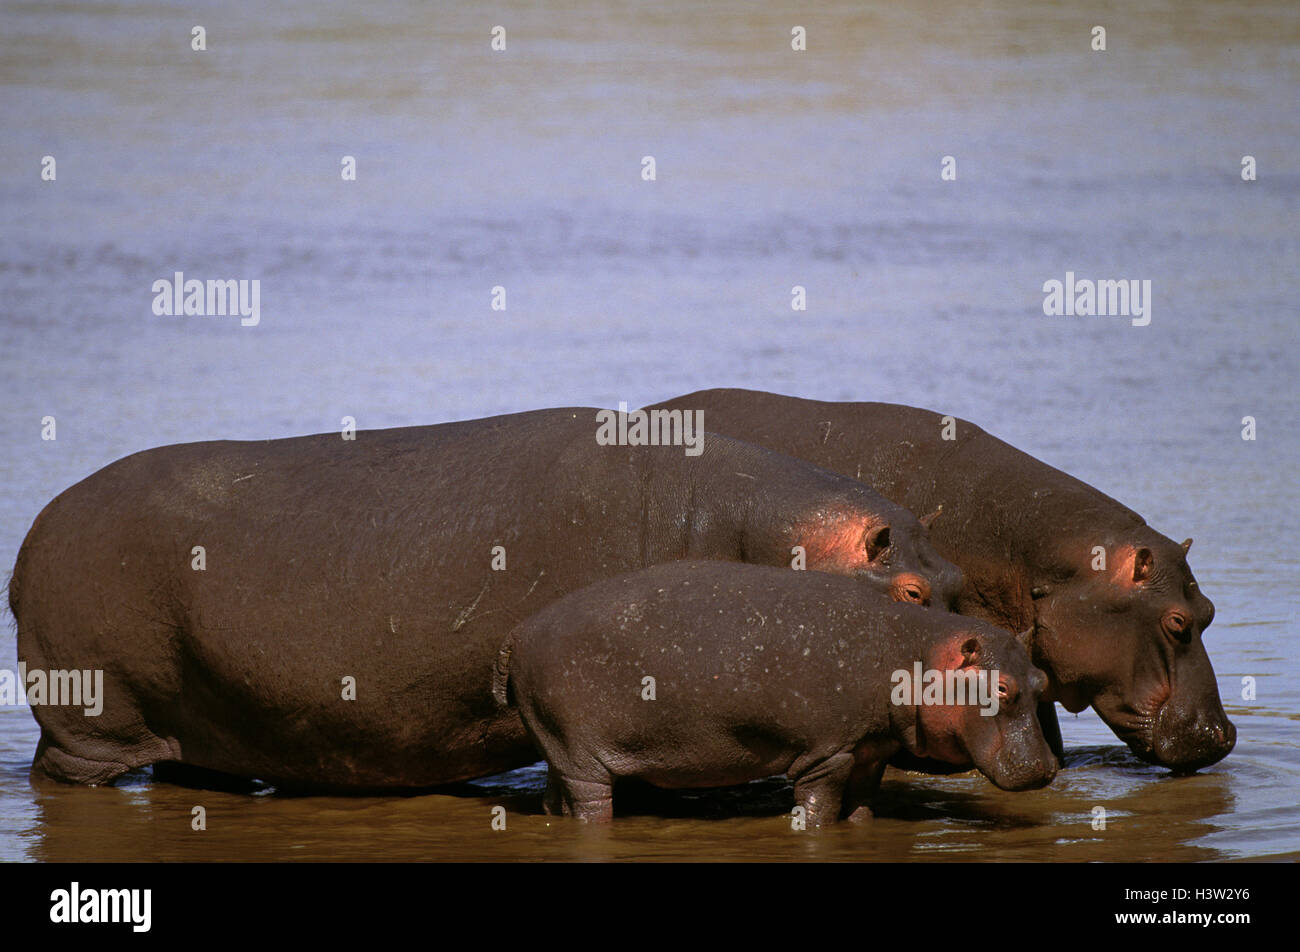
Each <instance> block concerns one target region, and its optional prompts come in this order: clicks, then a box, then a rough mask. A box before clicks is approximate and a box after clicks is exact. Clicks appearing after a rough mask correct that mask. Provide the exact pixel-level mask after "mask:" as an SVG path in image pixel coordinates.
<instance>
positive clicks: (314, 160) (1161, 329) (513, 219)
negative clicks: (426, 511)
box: [0, 2, 1300, 860]
mask: <svg viewBox="0 0 1300 952" xmlns="http://www.w3.org/2000/svg"><path fill="white" fill-rule="evenodd" d="M444 6H445V9H444V8H441V7H444ZM896 6H899V7H901V6H903V5H896ZM464 7H465V5H457V4H446V5H439V6H431V5H426V4H417V3H388V4H385V3H373V4H354V3H341V2H329V3H311V4H307V3H302V4H277V5H274V6H273V7H271V8H264V7H262V6H261V5H251V4H250V5H248V6H247V7H246V8H244V7H237V8H235V9H233V10H232V9H231V5H228V4H202V3H200V4H187V5H185V8H184V10H183V12H182V15H181V16H180V17H178V16H177V12H178V9H179V8H176V7H174V6H172V5H170V4H165V3H104V4H94V5H83V4H77V3H58V2H55V3H40V4H36V3H6V4H5V5H4V6H3V7H0V117H2V127H3V136H0V168H2V169H3V170H4V171H3V175H0V199H2V200H3V207H4V216H3V224H2V225H0V302H2V306H0V388H2V389H0V398H2V399H3V404H4V411H5V412H4V413H3V414H0V440H2V441H3V442H2V444H0V445H4V446H5V447H6V448H8V450H9V451H8V452H6V453H4V454H3V455H0V477H2V478H3V482H4V486H5V491H4V492H3V493H2V494H0V565H3V566H6V567H7V566H11V565H12V563H13V559H14V557H15V555H16V553H17V549H18V546H19V544H20V542H21V540H22V537H23V535H24V534H25V533H26V531H27V529H28V527H29V526H30V524H31V521H32V519H33V518H34V517H35V514H36V513H37V512H38V511H39V509H40V508H41V506H43V505H44V504H45V503H46V502H47V501H48V500H49V499H50V498H52V497H53V496H54V495H55V494H56V493H57V492H59V491H61V490H62V489H64V488H66V487H67V486H68V485H70V484H72V483H73V482H75V481H76V480H78V479H80V478H82V477H84V476H85V475H87V474H89V473H91V472H93V471H94V470H96V469H98V468H100V467H101V466H103V465H105V464H107V463H109V462H111V461H112V460H114V459H117V458H119V457H120V456H123V455H125V454H127V453H130V452H133V451H135V450H139V449H142V448H145V447H150V446H155V445H160V444H165V443H173V442H183V441H190V440H201V439H213V438H242V439H251V438H266V437H278V436H289V435H295V434H300V433H308V432H320V431H324V430H335V429H338V428H339V427H340V421H341V419H342V417H344V416H349V415H350V416H354V417H355V418H356V420H357V421H358V425H359V426H360V427H362V428H372V427H385V426H401V425H408V424H420V423H433V422H440V421H445V420H456V419H467V418H472V417H477V416H484V415H488V414H494V413H503V412H510V411H515V410H522V409H528V408H533V407H541V406H548V405H586V404H590V405H600V406H612V405H615V404H617V403H618V402H619V401H620V400H625V401H627V402H628V403H629V404H630V405H634V406H635V405H639V404H642V403H646V402H650V401H653V400H658V399H662V398H666V397H669V396H672V395H674V394H677V393H683V392H686V391H689V390H693V389H697V388H700V387H706V386H726V385H735V386H749V387H755V388H760V389H769V390H776V391H781V392H786V393H795V394H799V395H803V396H809V397H817V398H822V399H864V400H870V399H876V400H888V401H894V402H899V403H908V404H914V405H920V406H926V407H931V408H934V409H942V410H944V411H946V412H951V413H954V414H956V415H958V416H963V417H966V418H968V419H972V420H974V421H976V422H978V423H980V424H981V425H983V426H984V427H985V428H987V429H989V430H991V431H992V432H994V433H995V434H997V435H999V436H1001V437H1003V438H1004V439H1007V440H1009V441H1010V442H1012V443H1013V444H1015V445H1017V446H1019V447H1021V448H1023V449H1025V450H1027V451H1028V452H1031V453H1033V454H1034V455H1036V456H1039V457H1040V458H1042V459H1044V460H1046V461H1048V462H1050V463H1052V464H1053V465H1056V466H1059V467H1061V468H1063V469H1066V470H1068V471H1069V472H1072V473H1074V474H1075V475H1077V476H1079V477H1080V478H1082V479H1084V480H1086V481H1088V482H1090V483H1092V484H1093V485H1095V486H1097V487H1098V488H1100V489H1102V490H1103V491H1105V492H1108V493H1110V494H1111V495H1114V496H1116V497H1117V498H1119V499H1121V500H1123V501H1124V502H1125V503H1127V504H1128V505H1130V506H1132V507H1133V508H1135V509H1137V510H1138V511H1139V512H1141V513H1143V514H1144V515H1145V516H1146V518H1147V520H1148V521H1149V522H1151V523H1152V525H1154V526H1155V527H1156V528H1157V529H1159V530H1161V531H1162V532H1165V533H1166V534H1167V535H1169V536H1171V537H1173V538H1175V539H1182V538H1184V537H1186V536H1189V535H1190V536H1194V537H1195V539H1196V544H1195V547H1194V549H1193V551H1192V555H1191V561H1192V565H1193V568H1194V570H1195V571H1196V573H1197V576H1198V578H1199V580H1200V582H1201V584H1202V587H1203V589H1204V590H1205V592H1206V593H1207V594H1209V595H1210V597H1211V598H1212V599H1213V600H1214V601H1215V603H1216V606H1217V608H1218V616H1217V620H1216V622H1215V624H1214V626H1213V627H1212V628H1211V629H1210V630H1209V633H1208V642H1207V643H1208V646H1209V649H1210V653H1211V657H1212V658H1213V660H1214V663H1215V666H1216V672H1217V674H1218V676H1219V685H1220V689H1221V692H1222V694H1223V696H1224V698H1225V703H1226V706H1227V709H1228V711H1229V714H1230V716H1231V717H1232V718H1233V719H1234V721H1235V722H1236V724H1237V726H1238V729H1239V740H1238V744H1237V748H1236V751H1235V752H1234V753H1233V754H1232V755H1231V756H1230V757H1229V758H1228V759H1227V760H1225V761H1223V762H1222V763H1220V764H1218V765H1216V766H1215V767H1213V768H1210V769H1208V770H1205V771H1202V772H1201V773H1200V774H1197V775H1196V776H1193V777H1189V778H1173V777H1171V776H1169V775H1168V773H1167V772H1164V771H1161V770H1159V769H1155V768H1151V767H1148V766H1145V765H1142V764H1140V763H1138V762H1137V761H1136V760H1135V759H1134V758H1132V757H1131V756H1130V755H1129V754H1128V753H1127V751H1126V750H1125V749H1124V748H1123V747H1122V746H1120V745H1119V743H1118V741H1117V740H1116V739H1115V738H1114V737H1113V735H1112V734H1111V733H1110V732H1109V730H1107V729H1106V728H1105V726H1104V725H1102V724H1101V723H1100V721H1099V720H1098V719H1097V718H1096V717H1095V715H1093V714H1092V713H1091V712H1087V713H1085V714H1083V715H1081V716H1079V717H1078V718H1077V719H1076V718H1073V717H1070V716H1069V715H1064V714H1062V729H1063V731H1064V734H1065V739H1066V747H1067V754H1068V762H1069V769H1067V770H1065V771H1063V772H1062V773H1061V774H1060V776H1059V777H1058V779H1057V780H1056V782H1055V783H1054V784H1053V785H1052V786H1051V787H1050V788H1048V789H1046V790H1043V791H1037V792H1033V793H1023V794H1008V793H1003V792H1000V791H997V790H996V789H994V788H993V787H992V785H991V784H989V783H988V782H987V781H986V780H984V778H983V777H981V776H979V775H978V774H966V775H960V776H957V777H950V778H926V777H920V776H915V775H909V774H904V773H900V772H895V771H891V772H890V773H888V774H887V775H886V779H885V786H884V790H883V794H882V799H881V802H880V804H879V809H878V817H877V819H876V820H875V821H874V822H873V823H872V824H870V826H869V827H866V828H846V829H837V830H835V831H833V832H830V833H827V834H824V835H820V836H815V837H813V836H796V835H794V834H792V833H791V831H790V828H789V820H788V817H787V816H786V815H785V811H788V809H789V806H790V804H791V802H792V801H791V797H790V791H789V787H788V786H787V785H785V784H783V783H780V782H777V781H764V782H762V783H760V784H757V785H754V786H752V787H751V788H749V789H747V790H744V791H740V792H735V791H732V792H728V793H707V794H691V795H683V796H675V797H667V798H658V799H656V798H650V799H648V800H647V799H646V798H644V797H641V798H635V799H631V800H628V801H627V802H626V803H625V804H624V805H623V812H624V814H625V815H624V816H622V817H621V818H620V819H619V821H618V822H617V823H616V824H615V826H614V829H613V830H610V831H607V832H604V833H595V834H592V833H590V832H587V831H580V830H578V829H575V827H574V825H573V824H570V823H565V822H559V821H556V820H554V819H550V818H547V817H545V816H543V815H541V812H540V811H541V802H540V792H541V788H542V784H543V779H542V776H543V775H542V772H541V771H540V770H538V769H535V768H532V769H528V770H523V771H517V772H515V773H513V774H510V775H506V776H505V777H503V778H493V779H492V780H490V781H486V782H483V783H481V784H478V785H464V786H462V787H460V788H458V789H456V790H455V791H450V792H448V793H447V794H446V795H442V794H439V795H430V796H419V797H393V798H315V797H307V798H298V797H287V796H283V795H279V794H276V793H275V792H274V791H262V792H261V793H260V794H259V795H255V796H249V795H244V794H238V795H237V794H229V793H218V792H212V791H202V792H196V791H193V790H188V789H185V788H181V787H176V786H172V785H168V784H162V783H157V784H155V783H153V782H152V781H151V780H150V778H149V777H148V775H147V773H141V774H137V775H132V776H131V777H130V778H128V779H126V780H125V781H124V782H122V783H121V784H120V785H118V786H116V787H112V788H106V789H80V788H62V787H47V786H42V787H40V788H39V789H34V788H32V787H31V786H30V785H29V783H28V780H27V768H28V766H29V765H30V762H31V755H32V750H33V747H34V745H35V741H36V736H37V732H36V729H35V723H34V721H33V720H32V719H31V716H30V712H29V711H28V710H26V709H23V708H14V707H8V708H0V859H6V860H22V859H43V860H53V859H204V860H235V859H336V858H345V859H378V858H392V859H422V858H430V859H432V858H439V859H475V858H512V857H536V858H552V859H570V858H587V857H593V858H601V857H625V858H630V857H636V858H670V859H682V858H703V859H815V858H873V859H922V860H924V859H967V858H969V859H991V858H996V859H1033V860H1043V859H1049V858H1050V859H1067V860H1078V859H1125V860H1141V859H1157V860H1186V859H1226V858H1242V857H1259V856H1264V855H1278V854H1287V853H1296V852H1297V851H1300V807H1297V802H1296V801H1297V797H1296V794H1295V791H1296V781H1297V778H1298V777H1300V745H1298V744H1297V730H1296V722H1297V719H1300V670H1298V668H1297V665H1296V663H1295V661H1294V658H1293V656H1292V654H1291V652H1290V651H1289V650H1288V649H1287V648H1286V647H1285V646H1286V645H1288V644H1289V640H1290V638H1291V636H1292V634H1293V632H1294V630H1295V626H1296V615H1297V604H1298V602H1300V596H1298V595H1297V591H1298V587H1297V585H1296V569H1297V544H1296V539H1297V538H1298V537H1300V534H1298V533H1297V525H1296V521H1297V520H1296V509H1297V507H1296V505H1295V502H1296V500H1295V493H1294V473H1295V464H1296V462H1297V453H1296V449H1297V433H1296V429H1295V420H1296V419H1298V418H1300V406H1298V405H1297V404H1298V399H1297V388H1296V387H1295V385H1294V383H1293V374H1294V368H1295V367H1296V365H1297V357H1298V356H1300V354H1298V353H1297V333H1296V321H1297V309H1296V306H1295V301H1296V298H1297V288H1296V279H1295V262H1296V261H1297V260H1300V255H1298V254H1297V251H1298V250H1300V249H1297V236H1296V228H1295V222H1296V221H1297V220H1300V217H1298V214H1297V213H1298V212H1300V208H1298V207H1297V206H1298V205H1300V201H1298V199H1300V170H1298V169H1297V165H1296V160H1295V143H1296V142H1297V125H1298V119H1300V116H1298V115H1297V110H1296V106H1295V103H1296V101H1297V96H1296V92H1297V87H1298V83H1297V79H1298V78H1300V64H1298V62H1297V53H1296V50H1297V49H1300V9H1297V8H1295V7H1294V6H1292V5H1288V4H1286V3H1283V2H1273V3H1250V4H1245V3H1238V4H1230V3H1224V4H1208V5H1203V6H1200V7H1198V8H1197V9H1195V10H1190V9H1187V8H1186V7H1185V5H1181V4H1177V3H1173V2H1171V3H1163V4H1158V3H1148V4H1139V5H1134V4H1129V3H1113V4H1100V5H1094V6H1093V7H1091V8H1090V9H1089V11H1088V12H1087V13H1086V14H1085V13H1082V12H1076V11H1073V10H1070V9H1056V8H1055V7H1053V6H1051V5H1046V4H1043V5H1028V8H1027V9H1026V8H1024V5H1021V4H1018V3H1014V2H991V3H985V4H976V5H970V4H958V3H953V4H951V5H947V4H943V5H935V4H927V5H925V6H924V8H923V9H916V10H909V9H895V8H894V6H884V7H883V8H882V9H878V10H872V11H868V10H863V9H861V7H860V5H858V4H854V3H849V2H845V3H823V4H819V5H817V7H816V9H815V10H811V11H810V10H809V9H808V8H807V7H806V6H804V5H788V4H787V5H783V4H766V5H764V6H763V9H762V11H761V12H755V11H753V10H752V9H750V8H749V5H745V4H740V3H721V4H708V5H699V4H684V3H676V2H668V3H660V4H654V5H645V4H634V3H630V2H623V3H610V2H605V3H599V4H597V3H591V4H586V3H572V2H571V3H551V4H547V5H545V7H546V9H541V8H540V7H541V5H533V4H522V3H513V4H501V5H498V6H497V7H495V8H494V12H492V13H491V14H486V13H481V12H478V11H476V10H474V9H472V8H471V9H466V8H464ZM196 23H197V24H201V25H203V26H204V27H205V28H206V30H207V42H208V50H207V51H206V52H201V53H200V52H193V51H191V50H190V48H189V29H190V27H191V26H192V25H193V24H196ZM498 23H500V24H502V25H505V26H506V28H507V42H508V48H507V51H506V52H505V53H499V54H494V53H492V52H491V51H490V49H489V39H490V36H489V31H490V29H491V27H492V26H494V25H496V24H498ZM794 24H801V25H804V26H805V27H807V29H808V37H809V39H808V51H807V52H805V53H794V52H792V51H791V50H790V48H789V37H790V28H791V26H792V25H794ZM1094 24H1102V25H1105V26H1106V28H1107V31H1108V50H1107V51H1106V52H1104V53H1094V52H1091V51H1090V50H1089V48H1088V45H1089V36H1090V33H1089V31H1090V29H1091V27H1092V26H1093V25H1094ZM46 154H50V155H53V156H54V157H55V159H56V161H57V175H58V178H57V181H56V182H54V183H45V182H41V181H40V178H39V169H40V160H41V157H42V156H44V155H46ZM344 155H353V156H355V157H356V159H357V166H358V178H357V181H355V182H351V183H345V182H343V181H342V180H341V178H340V167H341V166H340V160H341V158H342V156H344ZM645 155H653V156H654V157H655V159H656V163H657V174H658V178H657V181H655V182H653V183H648V182H644V181H642V180H641V175H640V173H641V160H642V157H643V156H645ZM944 155H952V156H954V157H955V158H956V160H957V170H958V177H957V180H956V181H955V182H942V181H940V178H939V168H940V159H941V157H942V156H944ZM1243 155H1253V156H1254V157H1255V158H1256V161H1257V163H1258V169H1259V179H1258V181H1255V182H1251V183H1247V182H1243V181H1242V180H1241V178H1240V174H1239V170H1240V162H1241V157H1242V156H1243ZM177 270H181V271H184V272H186V273H187V275H189V276H190V277H199V278H204V279H205V278H248V279H252V278H257V279H260V281H261V283H262V284H261V287H262V301H261V305H262V307H261V323H260V324H259V325H258V326H257V327H251V328H246V327H241V326H240V325H239V321H238V320H237V319H232V318H203V317H156V316H154V315H153V313H152V311H151V308H150V304H151V301H152V298H153V293H152V291H151V287H152V283H153V281H155V280H156V279H158V278H164V277H166V278H170V276H171V275H172V273H173V272H174V271H177ZM1067 270H1073V271H1075V272H1076V273H1077V274H1078V275H1079V276H1081V277H1093V278H1149V279H1151V280H1152V282H1153V286H1154V302H1153V308H1152V321H1151V324H1150V326H1148V327H1144V328H1137V327H1133V326H1131V325H1130V323H1129V321H1128V319H1126V318H1123V317H1092V318H1046V317H1044V316H1043V314H1042V310H1041V305H1042V291H1041V287H1042V284H1043V282H1044V281H1047V280H1049V279H1052V278H1056V279H1058V280H1059V279H1063V278H1064V275H1065V272H1066V271H1067ZM496 285H501V286H504V287H505V288H506V290H507V304H508V308H507V310H506V311H494V310H492V309H491V307H490V300H491V298H490V295H491V289H492V288H493V287H494V286H496ZM794 285H802V286H804V287H805V288H807V293H808V310H807V311H804V312H796V311H792V310H791V307H790V300H791V288H792V287H793V286H794ZM46 415H52V416H54V417H55V418H56V419H57V426H58V439H57V440H56V441H53V442H47V441H42V440H41V439H40V430H41V419H42V417H44V416H46ZM1247 415H1250V416H1254V417H1255V418H1256V420H1257V425H1258V439H1257V440H1256V441H1254V442H1246V441H1243V440H1242V439H1241V438H1240V430H1241V425H1242V424H1241V419H1242V417H1243V416H1247ZM14 663H15V659H14V642H13V639H12V638H6V639H4V641H3V647H2V648H0V667H9V668H12V667H13V666H14ZM1246 676H1250V677H1254V678H1255V679H1256V684H1257V698H1256V699H1255V700H1253V701H1246V700H1242V698H1241V693H1242V687H1241V685H1242V678H1243V677H1246ZM496 804H503V805H505V806H506V807H507V809H508V811H509V814H508V815H509V829H508V831H507V832H506V833H504V834H502V833H497V832H493V831H492V830H491V828H490V819H491V817H490V810H491V807H492V806H493V805H496ZM194 805H204V806H205V807H206V808H207V810H208V817H209V822H208V830H207V831H205V832H203V833H198V832H194V831H192V830H191V829H190V816H191V812H190V811H191V808H192V807H193V806H194ZM1096 807H1101V808H1103V809H1104V810H1105V811H1106V817H1107V824H1106V828H1105V830H1099V829H1094V827H1093V820H1094V808H1096Z"/></svg>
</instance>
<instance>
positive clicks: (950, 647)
mask: <svg viewBox="0 0 1300 952" xmlns="http://www.w3.org/2000/svg"><path fill="white" fill-rule="evenodd" d="M973 637H975V636H974V635H972V634H968V633H962V632H959V633H958V634H956V635H955V636H954V637H953V638H951V639H949V640H948V641H945V642H944V643H943V645H941V646H940V647H939V648H938V649H937V650H936V651H935V652H934V654H933V655H932V656H931V659H930V667H932V668H934V669H935V670H937V671H959V670H961V669H962V667H963V666H965V667H967V668H976V669H978V668H979V666H980V665H979V659H978V656H977V657H976V660H975V663H973V664H969V665H968V664H966V659H965V657H964V656H963V655H962V650H961V646H962V645H963V644H965V643H966V642H967V641H968V640H969V639H971V638H973ZM972 712H973V713H974V715H975V716H976V717H978V716H980V714H979V709H978V708H977V707H974V706H972V705H956V704H953V705H948V704H939V705H932V706H923V707H921V708H920V714H919V716H920V718H921V727H922V731H923V732H924V736H925V747H926V750H925V755H926V756H927V757H933V758H934V759H936V760H946V761H948V762H950V763H965V762H966V761H967V759H968V758H967V755H966V752H965V750H964V749H963V747H962V745H961V743H960V741H959V740H958V738H959V737H961V736H962V735H963V734H964V733H965V721H966V718H968V717H970V716H971V714H972Z"/></svg>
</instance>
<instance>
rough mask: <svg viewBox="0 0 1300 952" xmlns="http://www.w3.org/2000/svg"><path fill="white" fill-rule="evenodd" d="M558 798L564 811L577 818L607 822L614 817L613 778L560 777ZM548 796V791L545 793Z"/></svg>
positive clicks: (594, 821) (593, 821)
mask: <svg viewBox="0 0 1300 952" xmlns="http://www.w3.org/2000/svg"><path fill="white" fill-rule="evenodd" d="M559 787H560V794H559V796H560V798H561V799H562V800H563V804H564V812H565V813H566V814H567V815H569V816H572V817H576V818H577V819H579V820H584V821H587V822H592V823H608V822H610V821H611V820H613V819H614V778H613V777H610V778H609V779H608V780H607V781H599V780H576V779H574V778H573V777H565V776H561V777H560V784H559ZM547 796H548V798H549V797H550V793H549V791H548V793H547Z"/></svg>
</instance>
